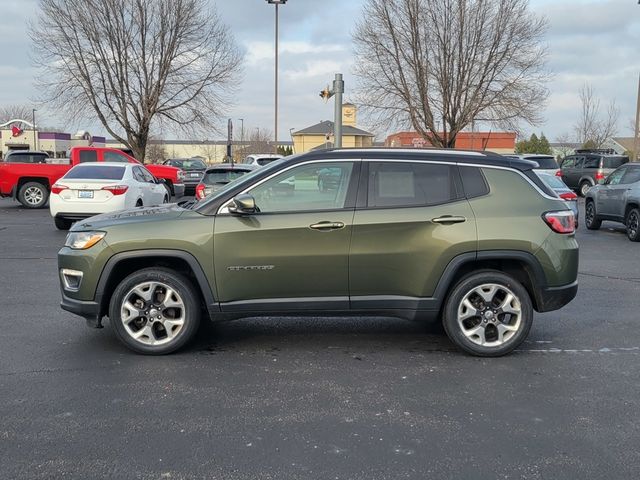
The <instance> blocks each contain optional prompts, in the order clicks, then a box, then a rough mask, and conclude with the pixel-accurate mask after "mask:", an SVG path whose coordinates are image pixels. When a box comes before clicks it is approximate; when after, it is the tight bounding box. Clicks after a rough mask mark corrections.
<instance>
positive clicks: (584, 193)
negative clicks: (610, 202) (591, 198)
mask: <svg viewBox="0 0 640 480" xmlns="http://www.w3.org/2000/svg"><path fill="white" fill-rule="evenodd" d="M591 187H592V185H591V184H590V183H589V182H588V181H586V180H585V181H583V182H582V183H580V187H579V188H578V193H579V194H580V196H581V197H586V196H587V192H588V191H589V190H590V189H591Z"/></svg>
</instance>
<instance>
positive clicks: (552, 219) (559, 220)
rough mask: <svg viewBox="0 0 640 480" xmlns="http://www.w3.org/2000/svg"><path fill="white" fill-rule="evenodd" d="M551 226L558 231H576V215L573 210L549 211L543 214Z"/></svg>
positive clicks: (543, 217)
mask: <svg viewBox="0 0 640 480" xmlns="http://www.w3.org/2000/svg"><path fill="white" fill-rule="evenodd" d="M542 219H543V220H544V221H545V223H546V224H547V225H549V228H551V230H553V231H554V232H556V233H573V232H575V231H576V217H574V215H573V212H572V211H571V210H560V211H557V212H547V213H545V214H544V215H542Z"/></svg>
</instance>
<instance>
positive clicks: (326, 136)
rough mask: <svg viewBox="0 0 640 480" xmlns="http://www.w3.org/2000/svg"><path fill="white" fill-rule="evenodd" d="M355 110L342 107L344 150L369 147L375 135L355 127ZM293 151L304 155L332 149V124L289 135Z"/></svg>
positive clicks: (305, 129)
mask: <svg viewBox="0 0 640 480" xmlns="http://www.w3.org/2000/svg"><path fill="white" fill-rule="evenodd" d="M356 119H357V110H356V107H355V105H353V104H351V103H345V104H344V105H342V146H343V147H345V148H349V147H351V148H353V147H370V146H372V145H373V139H374V137H375V135H374V134H373V133H370V132H367V131H366V130H362V129H361V128H358V127H356ZM291 137H292V138H293V151H294V152H295V153H304V152H308V151H310V150H318V149H323V148H332V147H333V122H332V121H330V120H325V121H323V122H320V123H316V124H315V125H312V126H310V127H307V128H303V129H302V130H298V131H297V132H293V133H292V134H291Z"/></svg>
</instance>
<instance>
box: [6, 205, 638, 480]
mask: <svg viewBox="0 0 640 480" xmlns="http://www.w3.org/2000/svg"><path fill="white" fill-rule="evenodd" d="M64 238H65V233H63V232H59V231H57V230H56V229H55V227H54V226H53V222H52V220H51V218H50V217H49V212H48V210H38V211H30V210H25V209H23V208H22V207H20V206H19V205H18V204H17V203H14V202H12V201H10V200H0V291H1V292H2V295H1V296H0V311H1V312H2V315H1V316H0V471H1V472H2V473H1V474H0V476H1V478H6V479H18V478H24V479H40V478H42V479H45V478H82V479H90V478H142V479H147V478H148V479H161V478H172V479H175V478H177V479H196V478H203V479H204V478H207V479H225V480H233V479H289V478H291V479H303V478H304V479H306V478H309V479H330V478H331V479H333V478H335V479H367V480H370V479H400V478H416V479H423V478H438V479H442V478H473V479H484V478H487V479H494V478H500V479H520V478H527V479H548V478H553V479H560V478H567V479H569V478H570V479H576V478H616V479H618V478H620V479H622V478H635V477H637V473H638V471H639V470H640V448H639V447H640V415H639V414H638V412H639V411H640V408H639V407H640V368H639V367H640V335H639V333H638V332H639V331H640V329H639V327H638V323H639V318H640V296H639V295H638V293H639V290H640V255H639V252H640V250H639V249H640V244H634V243H631V242H629V241H628V240H627V238H626V236H625V235H624V231H623V230H622V229H621V228H619V227H617V226H616V225H615V224H609V223H606V222H605V224H604V226H603V229H602V230H601V231H599V232H591V231H587V230H586V229H585V228H584V219H582V221H581V226H580V229H579V232H578V239H579V242H580V246H581V258H580V262H581V265H580V276H579V281H580V290H579V293H578V296H577V298H576V299H575V300H574V301H573V302H572V303H571V304H569V305H568V306H567V307H565V308H564V309H562V310H560V311H557V312H551V313H546V314H537V315H536V319H535V323H534V326H533V329H532V331H531V334H530V337H529V340H528V341H527V342H526V343H525V344H524V345H523V347H522V348H521V349H520V350H518V351H516V352H515V353H513V354H511V355H510V356H507V357H503V358H498V359H479V358H473V357H470V356H467V355H464V354H462V353H460V352H458V351H457V350H455V349H454V348H453V346H452V345H451V344H450V342H449V341H448V340H447V338H446V337H445V336H444V334H443V333H442V332H441V330H440V329H439V328H437V327H434V326H425V325H422V324H416V323H410V322H407V321H403V320H397V319H376V318H359V319H348V318H338V319H328V320H327V319H317V318H299V319H281V318H269V319H245V320H238V321H235V322H230V323H226V324H218V325H210V326H207V327H206V328H204V329H203V332H202V334H201V335H200V338H199V341H198V342H197V343H196V344H195V345H193V346H192V347H191V348H189V349H187V350H186V351H182V352H180V353H178V354H174V355H171V356H167V357H144V356H138V355H135V354H132V353H130V352H129V351H128V350H126V349H125V347H123V346H121V345H120V343H118V342H117V340H116V339H115V338H114V336H113V335H112V332H111V331H110V328H109V325H108V323H107V326H106V328H104V329H102V330H92V329H89V328H87V327H85V325H84V321H83V320H82V319H80V318H78V317H75V316H73V315H72V314H69V313H66V312H64V311H62V310H61V309H60V308H59V306H58V304H59V290H58V280H57V275H56V258H55V256H56V252H57V250H58V249H59V247H60V245H61V244H62V243H63V241H64Z"/></svg>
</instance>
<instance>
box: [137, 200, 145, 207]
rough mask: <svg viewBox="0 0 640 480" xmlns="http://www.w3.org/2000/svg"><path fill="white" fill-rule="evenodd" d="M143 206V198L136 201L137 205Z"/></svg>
mask: <svg viewBox="0 0 640 480" xmlns="http://www.w3.org/2000/svg"><path fill="white" fill-rule="evenodd" d="M142 206H144V204H143V203H142V200H138V201H137V202H136V207H142Z"/></svg>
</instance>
